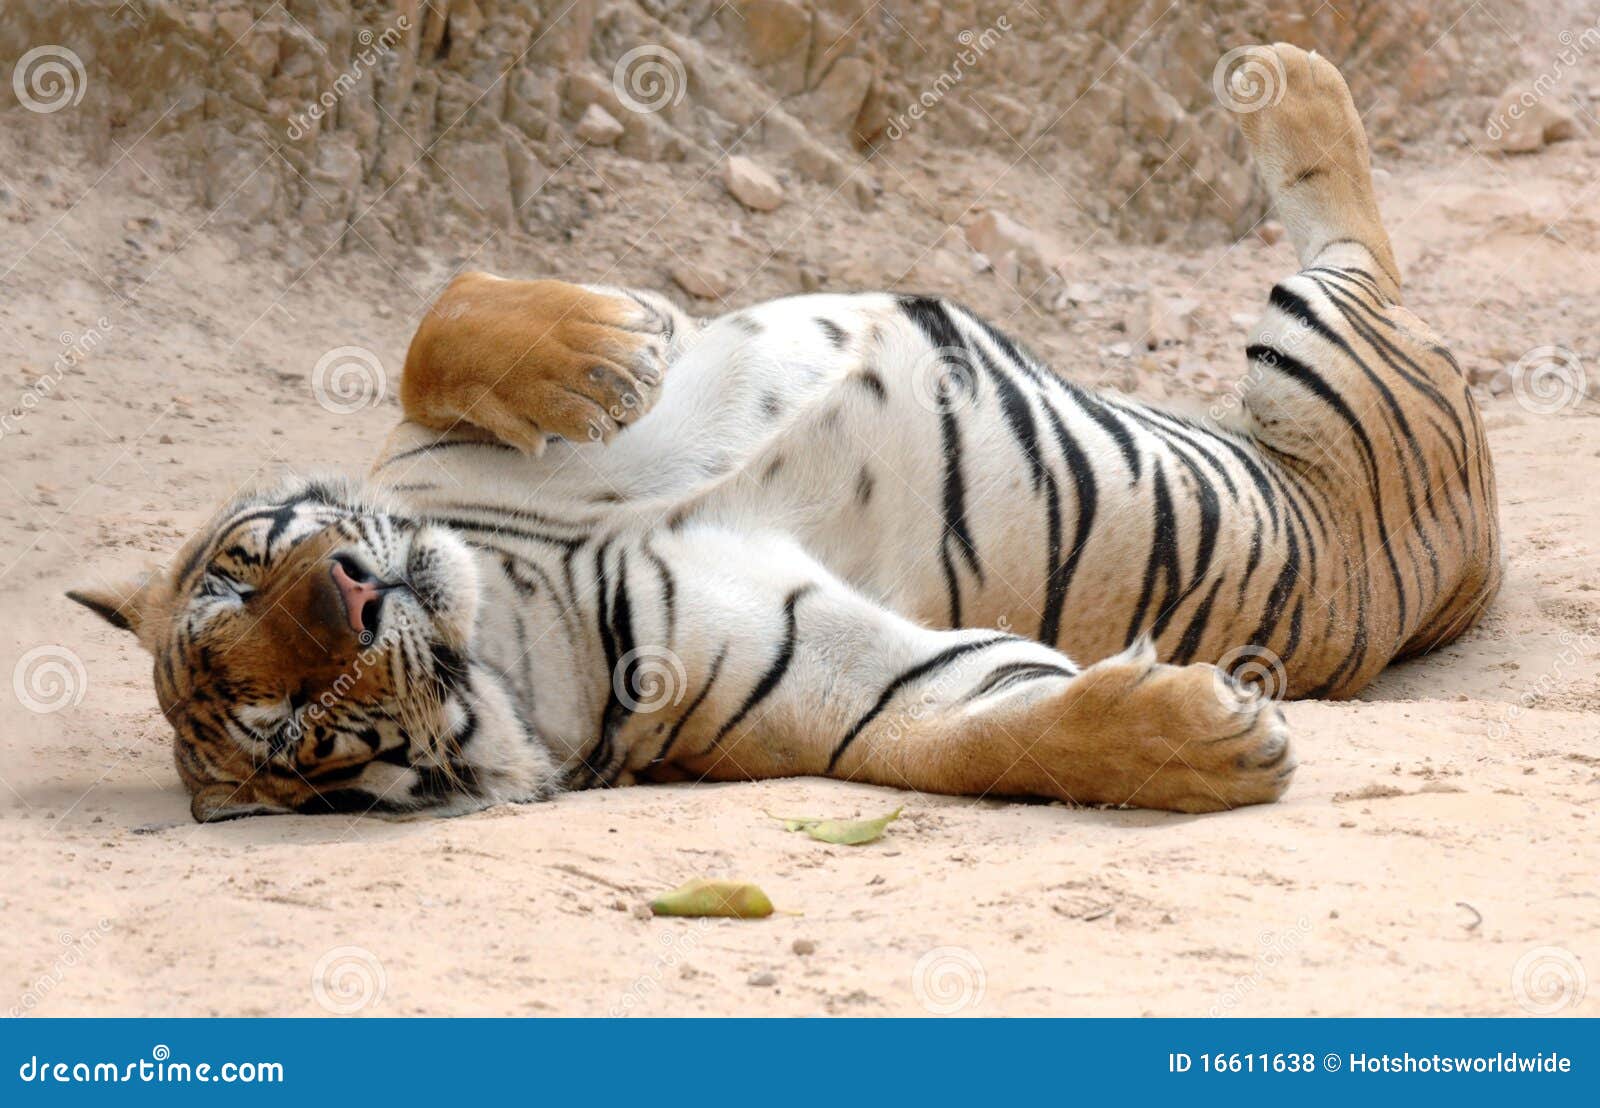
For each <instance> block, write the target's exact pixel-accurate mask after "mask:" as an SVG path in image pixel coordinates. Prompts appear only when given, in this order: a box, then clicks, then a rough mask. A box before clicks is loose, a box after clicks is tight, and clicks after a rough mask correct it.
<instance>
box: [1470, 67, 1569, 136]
mask: <svg viewBox="0 0 1600 1108" xmlns="http://www.w3.org/2000/svg"><path fill="white" fill-rule="evenodd" d="M1483 126H1484V133H1485V134H1486V135H1487V136H1488V140H1489V141H1488V146H1489V148H1490V149H1491V150H1498V151H1499V152H1500V153H1502V154H1530V153H1532V152H1533V151H1535V150H1538V149H1540V148H1541V147H1543V146H1545V145H1547V144H1549V143H1552V142H1561V141H1563V140H1565V139H1570V138H1576V137H1577V134H1578V121H1577V119H1576V117H1575V116H1574V115H1573V114H1572V112H1571V111H1569V110H1568V109H1567V108H1566V106H1565V105H1564V104H1562V103H1561V102H1560V100H1559V98H1558V97H1556V96H1551V95H1549V94H1547V93H1544V92H1542V91H1541V90H1540V89H1539V88H1538V87H1537V86H1534V85H1530V84H1528V83H1527V82H1518V83H1517V84H1514V85H1512V86H1511V87H1510V88H1508V89H1506V90H1505V92H1503V93H1501V94H1500V99H1499V101H1497V102H1496V104H1495V106H1494V109H1493V110H1492V111H1490V112H1489V118H1488V119H1486V120H1485V121H1484V125H1483Z"/></svg>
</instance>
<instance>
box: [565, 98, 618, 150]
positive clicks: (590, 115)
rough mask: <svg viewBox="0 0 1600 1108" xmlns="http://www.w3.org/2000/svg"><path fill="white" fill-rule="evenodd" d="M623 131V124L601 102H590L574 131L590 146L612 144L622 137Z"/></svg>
mask: <svg viewBox="0 0 1600 1108" xmlns="http://www.w3.org/2000/svg"><path fill="white" fill-rule="evenodd" d="M622 132H623V127H622V124H620V123H618V122H617V120H616V117H615V116H613V115H612V114H611V113H610V112H608V111H606V110H605V109H604V108H602V107H601V106H600V105H599V104H590V105H589V106H588V107H587V108H585V109H584V110H583V115H582V117H581V118H579V120H578V125H577V126H576V127H575V128H573V131H572V133H573V134H575V135H577V136H578V138H580V139H582V140H583V141H584V142H587V143H588V144H589V145H590V146H611V145H613V144H614V143H615V142H616V141H617V140H618V139H619V138H621V137H622Z"/></svg>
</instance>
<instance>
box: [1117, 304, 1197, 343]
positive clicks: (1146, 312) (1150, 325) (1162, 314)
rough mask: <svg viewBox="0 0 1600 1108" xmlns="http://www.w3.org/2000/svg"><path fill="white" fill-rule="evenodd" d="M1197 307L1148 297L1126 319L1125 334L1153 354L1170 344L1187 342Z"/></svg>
mask: <svg viewBox="0 0 1600 1108" xmlns="http://www.w3.org/2000/svg"><path fill="white" fill-rule="evenodd" d="M1199 307H1200V305H1199V304H1198V303H1196V302H1195V301H1193V300H1180V299H1172V298H1169V297H1165V296H1162V295H1160V294H1158V293H1151V294H1150V295H1148V296H1147V297H1145V299H1144V302H1143V303H1142V304H1139V305H1138V306H1137V307H1135V308H1134V312H1133V314H1132V315H1131V316H1130V317H1129V319H1128V333H1129V334H1131V335H1132V336H1133V338H1134V341H1135V342H1136V343H1141V344H1143V345H1144V347H1145V348H1146V349H1149V350H1155V349H1157V348H1159V347H1162V346H1166V345H1168V344H1171V343H1181V342H1188V341H1189V334H1190V332H1191V331H1192V330H1193V328H1194V313H1195V311H1196V310H1197V309H1198V308H1199Z"/></svg>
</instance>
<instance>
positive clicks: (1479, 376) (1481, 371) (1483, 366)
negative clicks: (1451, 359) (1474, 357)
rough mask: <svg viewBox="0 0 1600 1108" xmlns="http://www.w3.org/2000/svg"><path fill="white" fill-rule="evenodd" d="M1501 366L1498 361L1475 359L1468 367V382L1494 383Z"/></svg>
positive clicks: (1479, 383)
mask: <svg viewBox="0 0 1600 1108" xmlns="http://www.w3.org/2000/svg"><path fill="white" fill-rule="evenodd" d="M1501 368H1502V367H1501V366H1500V364H1499V363H1498V362H1491V361H1474V362H1472V363H1471V364H1470V365H1469V366H1468V367H1467V382H1468V383H1469V384H1473V385H1489V384H1491V383H1493V381H1494V379H1495V377H1496V376H1497V375H1498V374H1499V373H1500V370H1501Z"/></svg>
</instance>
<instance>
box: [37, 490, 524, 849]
mask: <svg viewBox="0 0 1600 1108" xmlns="http://www.w3.org/2000/svg"><path fill="white" fill-rule="evenodd" d="M479 591H480V586H479V574H478V571H477V566H476V564H475V562H474V560H473V556H472V554H471V553H470V551H469V550H468V548H467V547H466V546H465V545H464V544H463V543H462V542H461V540H460V539H458V538H457V537H456V536H455V535H454V534H452V533H451V532H450V531H448V530H445V529H443V528H440V527H438V526H435V525H431V524H427V523H421V522H418V521H416V520H414V519H411V518H408V516H407V515H406V514H405V513H404V512H403V511H400V510H398V509H397V508H395V507H394V506H393V505H389V504H386V503H384V502H383V501H382V499H381V498H379V497H377V496H375V495H374V494H373V493H372V491H371V490H369V489H365V488H363V487H361V486H359V485H357V484H355V483H352V482H346V481H337V480H335V481H329V480H317V481H308V480H292V481H290V482H288V483H285V484H280V485H277V486H275V487H269V488H264V489H260V490H257V491H253V492H250V493H247V494H245V495H242V496H240V497H238V498H236V499H235V500H233V501H232V502H231V503H229V504H228V505H227V506H226V507H224V508H223V509H222V510H221V511H220V512H219V513H217V515H216V516H215V517H214V518H213V519H212V521H211V522H210V523H209V524H208V525H207V526H206V527H204V528H203V529H202V530H201V531H200V533H199V534H197V535H196V536H195V537H194V538H193V539H191V540H190V541H189V542H188V543H187V544H186V545H185V546H184V548H183V550H182V551H181V552H180V553H179V555H178V557H177V558H175V559H174V560H173V561H172V562H171V563H170V564H169V566H168V567H167V568H166V569H164V570H162V571H160V572H158V573H155V574H152V575H150V576H149V577H146V578H143V579H138V580H133V581H129V582H126V583H125V584H123V585H121V586H117V587H111V588H90V589H81V590H74V591H72V592H69V593H68V594H67V595H68V596H69V597H71V598H72V599H73V600H76V601H78V602H79V603H80V604H83V605H85V606H86V607H88V608H90V609H92V610H93V611H95V612H97V613H98V614H100V615H101V616H103V617H104V618H105V619H107V620H108V621H110V622H111V623H112V624H114V625H116V626H117V627H120V628H123V629H125V630H129V631H132V632H133V633H134V634H135V635H137V636H138V639H139V641H140V643H141V644H143V645H144V647H145V648H146V649H147V650H149V652H150V653H151V654H152V655H153V656H154V660H155V664H154V671H155V687H156V695H157V698H158V700H159V702H160V705H161V710H162V712H163V713H164V714H165V715H166V717H167V719H168V721H169V722H170V723H171V724H172V727H173V730H174V732H175V733H176V751H175V753H176V758H177V765H178V773H179V775H180V776H181V777H182V779H183V782H184V784H185V785H186V786H187V787H188V790H189V792H190V794H191V796H192V798H193V799H192V803H191V811H192V812H193V814H194V817H195V819H197V820H200V821H202V822H206V821H212V820H222V819H231V818H236V817H239V816H247V815H258V814H268V813H279V812H307V813H310V812H367V811H377V812H386V813H398V812H408V811H415V810H418V809H424V808H440V809H446V810H451V809H453V810H465V809H470V808H472V807H481V806H482V805H483V804H486V803H491V802H494V801H497V800H502V799H534V798H535V797H537V796H539V795H542V794H543V793H544V792H545V791H547V786H546V782H548V780H549V778H550V776H551V774H550V768H549V759H548V755H547V754H546V753H545V751H544V750H543V748H542V747H541V746H540V744H539V743H537V742H535V741H533V738H532V736H531V735H530V734H529V733H528V731H527V728H526V726H525V725H524V723H523V722H522V721H520V720H519V718H518V713H517V711H516V706H515V703H514V700H513V694H511V693H510V692H509V690H507V689H506V688H505V687H504V686H503V685H502V684H501V683H500V681H499V679H498V678H496V677H495V676H494V675H493V673H492V672H491V671H489V670H486V669H485V668H484V667H482V666H479V665H477V664H476V663H475V662H474V660H473V653H472V650H473V632H474V624H475V622H476V616H477V611H478V606H479Z"/></svg>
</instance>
